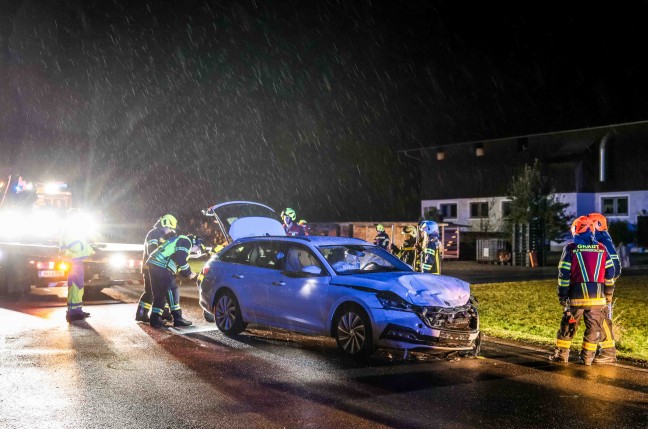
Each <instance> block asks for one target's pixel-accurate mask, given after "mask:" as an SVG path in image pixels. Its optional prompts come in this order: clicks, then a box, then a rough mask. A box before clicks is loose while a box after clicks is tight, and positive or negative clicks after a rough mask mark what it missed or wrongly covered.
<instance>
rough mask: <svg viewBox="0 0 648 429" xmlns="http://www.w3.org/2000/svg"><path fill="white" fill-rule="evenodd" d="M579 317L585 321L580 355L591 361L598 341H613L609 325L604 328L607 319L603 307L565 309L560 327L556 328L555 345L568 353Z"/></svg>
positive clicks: (603, 342) (602, 342) (604, 342)
mask: <svg viewBox="0 0 648 429" xmlns="http://www.w3.org/2000/svg"><path fill="white" fill-rule="evenodd" d="M581 319H583V321H584V322H585V333H584V334H583V346H582V349H581V357H582V358H583V360H589V361H591V360H592V359H594V355H595V354H596V348H597V346H598V344H599V343H601V344H606V342H608V341H610V340H611V341H612V342H614V339H612V338H611V335H612V334H611V326H610V329H608V328H607V326H606V327H605V328H604V325H605V324H606V322H607V320H608V319H607V317H606V313H605V309H604V308H595V309H584V308H578V307H571V308H570V309H569V311H566V312H565V313H564V314H563V317H562V319H561V320H560V329H558V333H557V335H556V347H557V348H559V349H561V350H563V351H565V353H566V355H569V349H570V347H571V342H572V340H573V339H574V335H575V334H576V331H577V330H578V325H579V324H580V321H581ZM608 337H610V338H608Z"/></svg>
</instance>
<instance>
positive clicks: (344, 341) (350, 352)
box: [335, 304, 374, 357]
mask: <svg viewBox="0 0 648 429" xmlns="http://www.w3.org/2000/svg"><path fill="white" fill-rule="evenodd" d="M336 315H337V316H336V318H335V339H336V341H337V345H338V347H339V348H340V350H341V351H342V353H344V354H345V355H347V356H351V357H367V356H370V355H371V354H372V353H373V351H374V347H373V334H372V329H371V321H370V320H369V316H367V313H366V312H365V311H364V310H363V309H362V308H360V307H359V306H358V305H354V304H345V305H343V306H342V307H341V308H340V309H339V310H338V311H337V313H336Z"/></svg>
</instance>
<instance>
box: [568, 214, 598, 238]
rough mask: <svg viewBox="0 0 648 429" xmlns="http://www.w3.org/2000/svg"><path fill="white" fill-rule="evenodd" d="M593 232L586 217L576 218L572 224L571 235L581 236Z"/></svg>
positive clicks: (590, 223) (590, 222)
mask: <svg viewBox="0 0 648 429" xmlns="http://www.w3.org/2000/svg"><path fill="white" fill-rule="evenodd" d="M588 230H589V231H590V232H593V226H592V221H591V220H590V219H589V218H588V217H587V216H581V217H578V218H576V219H575V220H574V222H572V226H571V233H572V235H578V234H582V233H584V232H587V231H588Z"/></svg>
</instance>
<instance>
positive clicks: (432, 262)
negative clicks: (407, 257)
mask: <svg viewBox="0 0 648 429" xmlns="http://www.w3.org/2000/svg"><path fill="white" fill-rule="evenodd" d="M419 229H420V230H421V238H422V240H423V241H422V243H421V249H422V250H421V272H423V273H430V274H441V266H440V265H439V253H440V250H441V245H440V244H441V243H440V242H439V225H438V224H437V223H436V222H434V221H431V220H424V221H422V222H421V223H420V225H419Z"/></svg>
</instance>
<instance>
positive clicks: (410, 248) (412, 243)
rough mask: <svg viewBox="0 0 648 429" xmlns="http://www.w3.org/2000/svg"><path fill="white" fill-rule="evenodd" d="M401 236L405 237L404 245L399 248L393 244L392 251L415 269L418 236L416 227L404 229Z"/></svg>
mask: <svg viewBox="0 0 648 429" xmlns="http://www.w3.org/2000/svg"><path fill="white" fill-rule="evenodd" d="M401 234H402V235H404V236H405V240H404V241H403V245H402V246H401V247H400V248H398V247H396V246H395V245H394V244H392V245H391V250H392V252H393V253H394V255H395V256H396V257H397V258H398V259H400V260H401V261H403V262H405V263H406V264H408V265H410V266H411V267H414V258H415V257H416V236H417V235H418V234H417V232H416V227H414V226H405V227H403V231H402V232H401Z"/></svg>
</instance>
